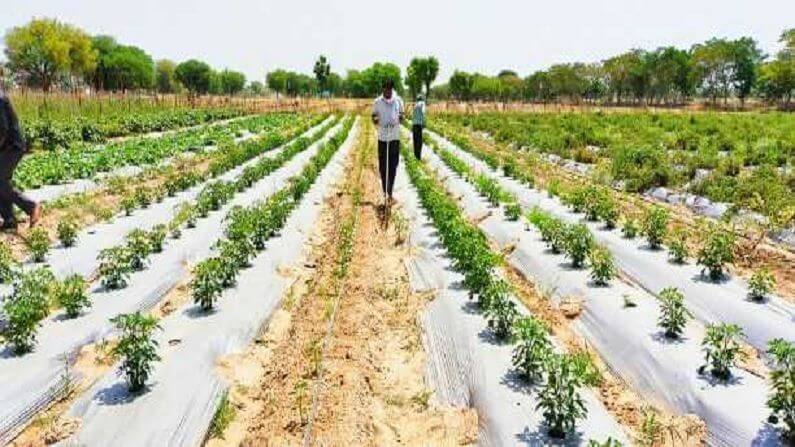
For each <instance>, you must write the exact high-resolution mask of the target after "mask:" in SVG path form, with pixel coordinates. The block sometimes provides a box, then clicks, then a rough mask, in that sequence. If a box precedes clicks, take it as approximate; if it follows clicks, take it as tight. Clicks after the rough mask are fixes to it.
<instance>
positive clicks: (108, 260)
mask: <svg viewBox="0 0 795 447" xmlns="http://www.w3.org/2000/svg"><path fill="white" fill-rule="evenodd" d="M98 259H99V277H100V278H101V280H102V285H103V286H104V287H105V288H107V289H110V290H114V289H123V288H125V287H127V281H129V279H130V274H131V273H132V272H133V268H132V265H131V263H130V251H129V249H128V248H127V247H112V248H106V249H104V250H102V251H100V252H99V256H98Z"/></svg>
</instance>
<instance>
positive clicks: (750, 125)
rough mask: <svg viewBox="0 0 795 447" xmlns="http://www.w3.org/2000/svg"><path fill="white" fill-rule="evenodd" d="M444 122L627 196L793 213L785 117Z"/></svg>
mask: <svg viewBox="0 0 795 447" xmlns="http://www.w3.org/2000/svg"><path fill="white" fill-rule="evenodd" d="M442 120H443V121H445V122H448V123H455V124H456V125H461V126H467V127H470V128H472V129H475V130H477V131H483V132H488V133H489V134H490V135H491V136H492V137H493V138H494V139H495V140H496V141H499V142H502V143H507V144H512V145H514V146H515V147H529V148H532V149H535V150H538V151H541V152H544V153H552V154H556V155H558V156H561V157H563V158H566V159H573V160H575V161H577V162H580V163H587V164H591V165H594V166H596V169H597V172H598V173H599V175H600V176H601V177H602V178H609V179H611V180H614V181H618V182H619V184H623V185H624V187H625V189H627V190H628V191H640V192H643V191H646V190H648V189H649V188H651V187H655V186H668V187H677V188H679V187H686V188H688V189H690V190H691V191H692V192H693V193H695V194H699V195H702V196H706V197H708V198H709V199H711V200H713V201H716V202H728V203H732V204H734V205H736V206H737V207H741V208H744V209H750V210H753V211H755V212H758V213H761V214H762V215H765V216H768V217H775V216H777V215H778V214H780V213H781V212H782V210H789V212H790V213H791V212H793V208H795V199H793V197H794V196H795V194H794V193H795V173H793V170H792V167H793V164H795V132H794V131H793V128H795V126H793V124H795V123H793V120H792V117H791V116H789V115H787V114H775V113H774V114H751V115H727V114H692V115H680V114H640V113H607V114H598V113H596V114H521V113H516V114H494V113H484V114H478V115H453V114H450V115H445V116H444V117H443V119H442ZM760 195H761V196H762V197H763V199H764V200H761V201H760V200H759V199H758V197H759V196H760Z"/></svg>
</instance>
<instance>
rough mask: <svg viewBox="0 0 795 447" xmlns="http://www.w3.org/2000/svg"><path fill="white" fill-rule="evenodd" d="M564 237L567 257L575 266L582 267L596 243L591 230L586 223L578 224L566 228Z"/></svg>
mask: <svg viewBox="0 0 795 447" xmlns="http://www.w3.org/2000/svg"><path fill="white" fill-rule="evenodd" d="M564 237H565V250H566V257H568V258H569V259H570V260H571V265H572V266H573V267H574V268H580V267H582V265H583V263H584V262H585V258H586V257H587V256H588V252H590V251H591V247H592V246H593V244H594V241H593V236H592V235H591V232H590V231H589V230H588V227H586V226H585V225H584V224H576V225H572V226H570V227H568V228H567V229H566V232H565V236H564Z"/></svg>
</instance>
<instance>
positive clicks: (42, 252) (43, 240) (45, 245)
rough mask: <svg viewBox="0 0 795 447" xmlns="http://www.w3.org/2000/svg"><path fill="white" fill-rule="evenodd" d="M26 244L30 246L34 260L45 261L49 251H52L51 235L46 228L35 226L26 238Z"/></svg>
mask: <svg viewBox="0 0 795 447" xmlns="http://www.w3.org/2000/svg"><path fill="white" fill-rule="evenodd" d="M25 245H27V246H28V250H29V251H30V256H31V258H33V262H44V260H45V259H47V252H49V251H50V236H48V235H47V231H46V230H45V229H44V228H34V229H32V230H30V233H28V236H27V238H25Z"/></svg>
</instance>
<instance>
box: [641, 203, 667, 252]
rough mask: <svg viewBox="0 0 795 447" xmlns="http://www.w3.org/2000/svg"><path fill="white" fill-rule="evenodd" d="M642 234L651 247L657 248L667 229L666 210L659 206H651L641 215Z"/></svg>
mask: <svg viewBox="0 0 795 447" xmlns="http://www.w3.org/2000/svg"><path fill="white" fill-rule="evenodd" d="M642 229H643V234H644V235H645V236H646V240H648V241H649V246H650V247H651V248H654V249H656V248H659V247H660V244H662V242H663V239H665V233H666V232H667V230H668V211H667V210H666V209H664V208H662V207H659V206H652V207H651V208H650V209H649V210H648V211H647V212H646V215H645V216H644V217H643V225H642Z"/></svg>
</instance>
